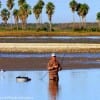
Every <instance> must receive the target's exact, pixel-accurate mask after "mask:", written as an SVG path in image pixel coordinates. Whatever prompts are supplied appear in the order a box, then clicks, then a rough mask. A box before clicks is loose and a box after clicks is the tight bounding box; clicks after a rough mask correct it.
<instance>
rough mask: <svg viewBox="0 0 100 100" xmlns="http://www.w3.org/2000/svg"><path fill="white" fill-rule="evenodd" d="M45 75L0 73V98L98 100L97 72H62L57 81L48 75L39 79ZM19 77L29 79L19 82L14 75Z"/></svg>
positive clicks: (99, 96)
mask: <svg viewBox="0 0 100 100" xmlns="http://www.w3.org/2000/svg"><path fill="white" fill-rule="evenodd" d="M45 73H46V72H45V71H6V72H4V73H0V98H1V97H2V98H4V97H9V98H11V97H12V98H13V99H6V100H67V99H68V100H100V86H99V85H100V69H85V70H82V69H81V70H65V71H61V72H60V73H59V78H60V80H59V82H56V81H49V80H48V75H47V76H46V77H44V79H43V80H40V79H41V76H43V75H44V74H45ZM19 75H21V76H28V77H30V78H31V79H32V80H31V81H30V82H26V83H18V82H16V76H19ZM14 97H16V98H17V99H14ZM21 97H23V98H24V99H22V98H21ZM0 100H5V99H0Z"/></svg>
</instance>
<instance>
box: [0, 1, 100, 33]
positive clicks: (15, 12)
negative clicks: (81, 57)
mask: <svg viewBox="0 0 100 100" xmlns="http://www.w3.org/2000/svg"><path fill="white" fill-rule="evenodd" d="M14 5H15V3H14V0H7V2H6V6H7V8H3V9H2V10H1V14H0V15H1V18H2V20H3V22H4V24H5V25H6V24H7V21H8V20H9V18H11V28H12V17H14V21H15V25H16V28H17V29H18V23H19V21H21V26H22V29H25V28H26V24H27V19H28V16H29V15H31V14H34V15H35V18H36V20H37V25H36V28H37V29H38V28H39V25H40V23H41V21H40V20H41V16H42V10H43V8H44V6H45V8H46V14H47V16H48V20H49V26H50V28H49V30H50V31H51V30H52V15H53V14H54V12H55V5H54V4H53V3H52V2H48V3H47V4H46V5H45V2H44V1H43V0H38V2H37V3H36V4H35V5H34V6H33V7H31V6H30V5H29V4H28V3H27V1H26V0H18V8H17V9H13V7H14ZM69 6H70V8H71V10H72V12H73V29H74V27H75V12H77V14H78V16H79V18H80V28H85V27H86V15H87V14H88V12H89V6H88V4H86V3H83V4H82V3H78V2H76V1H75V0H71V1H70V2H69ZM1 7H2V2H0V8H1ZM97 20H98V21H99V26H100V12H98V13H97Z"/></svg>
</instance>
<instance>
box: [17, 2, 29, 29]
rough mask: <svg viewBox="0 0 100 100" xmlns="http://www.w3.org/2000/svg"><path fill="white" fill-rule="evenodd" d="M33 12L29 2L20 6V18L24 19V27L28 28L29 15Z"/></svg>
mask: <svg viewBox="0 0 100 100" xmlns="http://www.w3.org/2000/svg"><path fill="white" fill-rule="evenodd" d="M30 14H31V7H30V6H29V4H27V3H24V4H23V5H22V6H21V7H20V8H19V18H20V20H21V21H22V29H25V28H26V22H27V18H28V16H29V15H30Z"/></svg>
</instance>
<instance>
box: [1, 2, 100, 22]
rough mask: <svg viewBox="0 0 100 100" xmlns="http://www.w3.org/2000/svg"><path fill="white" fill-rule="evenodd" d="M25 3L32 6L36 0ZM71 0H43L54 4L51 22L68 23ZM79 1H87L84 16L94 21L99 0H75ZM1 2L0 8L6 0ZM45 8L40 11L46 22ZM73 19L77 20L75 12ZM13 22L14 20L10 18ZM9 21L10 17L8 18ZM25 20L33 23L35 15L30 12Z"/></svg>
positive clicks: (4, 5) (99, 4) (99, 3)
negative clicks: (87, 8)
mask: <svg viewBox="0 0 100 100" xmlns="http://www.w3.org/2000/svg"><path fill="white" fill-rule="evenodd" d="M17 1H18V0H15V6H14V8H18V4H17ZM26 1H27V3H29V4H30V5H31V7H32V8H33V6H34V5H35V4H36V3H37V1H38V0H26ZM70 1H71V0H44V2H45V4H47V3H48V2H53V3H54V5H55V12H54V15H53V17H52V22H53V23H69V22H72V21H73V17H72V11H71V9H70V7H69V2H70ZM76 1H77V2H79V3H87V4H88V5H89V7H90V9H89V12H88V15H87V16H86V21H87V22H95V21H96V14H97V12H99V11H100V0H76ZM1 2H2V8H5V7H6V0H1ZM45 12H46V9H45V7H44V8H43V13H42V22H48V16H47V14H46V13H45ZM75 20H76V22H79V21H80V20H79V16H78V15H77V13H76V14H75ZM12 21H13V22H14V20H12ZM9 22H10V19H9ZM27 22H29V23H35V22H36V19H35V16H34V15H33V14H32V15H31V16H29V18H28V20H27Z"/></svg>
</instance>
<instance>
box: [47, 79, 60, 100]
mask: <svg viewBox="0 0 100 100" xmlns="http://www.w3.org/2000/svg"><path fill="white" fill-rule="evenodd" d="M58 93H59V82H58V81H56V80H49V95H50V100H57V97H58Z"/></svg>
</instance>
